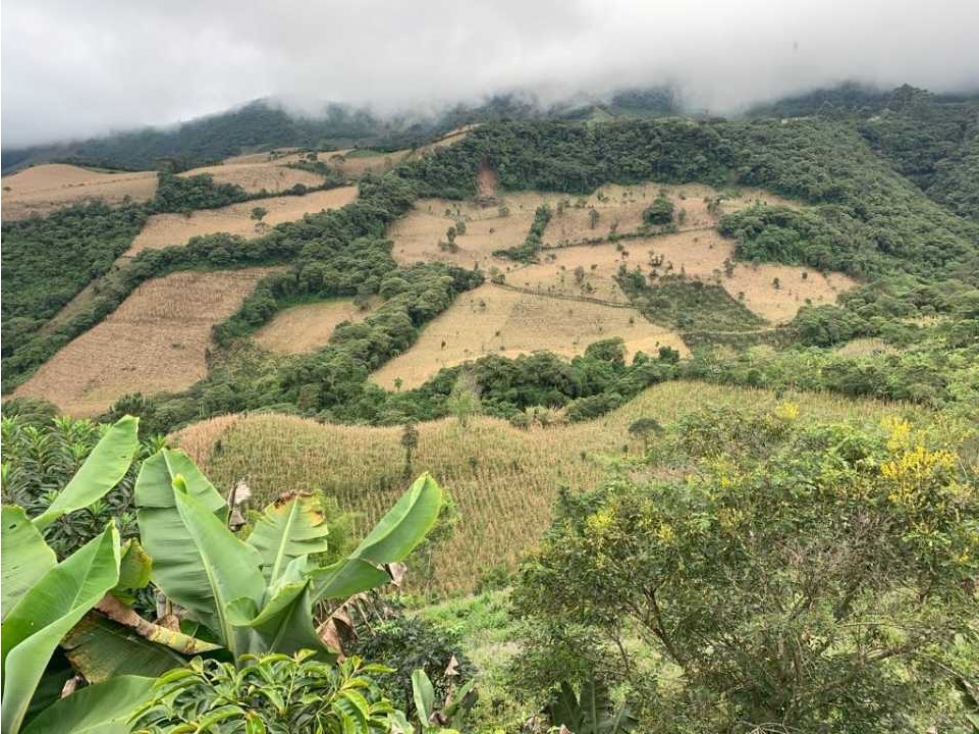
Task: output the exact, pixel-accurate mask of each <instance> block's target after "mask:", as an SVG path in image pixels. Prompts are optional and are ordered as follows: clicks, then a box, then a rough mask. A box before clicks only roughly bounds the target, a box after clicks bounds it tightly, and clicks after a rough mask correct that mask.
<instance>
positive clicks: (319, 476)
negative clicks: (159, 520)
mask: <svg viewBox="0 0 979 734" xmlns="http://www.w3.org/2000/svg"><path fill="white" fill-rule="evenodd" d="M784 399H785V400H789V401H793V402H795V403H798V404H799V405H801V406H803V407H802V413H803V414H804V415H811V416H816V417H822V418H827V419H830V420H844V419H848V418H870V419H879V418H881V417H882V416H884V415H888V414H900V413H903V412H905V411H907V410H909V409H908V408H906V407H905V406H902V405H897V404H885V403H880V402H875V401H865V400H852V399H843V398H841V397H838V396H834V395H829V394H798V393H792V392H787V393H786V394H785V395H784ZM779 402H780V399H779V398H777V397H776V396H775V394H774V393H773V392H770V391H764V390H753V389H748V388H731V387H724V386H717V385H709V384H704V383H696V382H670V383H664V384H661V385H658V386H655V387H652V388H650V389H648V390H646V391H645V392H643V393H642V394H640V395H639V396H638V397H636V398H635V399H634V400H632V401H630V402H629V403H628V404H627V405H625V406H623V407H622V408H620V409H618V410H616V411H614V412H612V413H610V414H608V415H606V416H604V417H602V418H600V419H597V420H595V421H591V422H587V423H578V424H570V425H563V426H556V427H553V428H550V429H547V430H544V429H534V430H530V431H523V430H518V429H515V428H513V427H511V426H510V425H509V424H508V423H506V422H505V421H502V420H497V419H491V418H477V419H475V420H473V421H472V422H471V424H470V426H469V428H468V429H463V428H462V427H461V426H460V425H459V424H458V423H457V422H456V421H455V420H454V419H447V420H441V421H435V422H431V423H424V424H421V425H419V427H418V430H419V444H418V449H417V452H416V455H415V459H414V462H413V467H412V470H413V473H414V474H418V473H420V472H422V471H430V472H432V474H433V476H435V477H436V479H437V480H438V481H439V482H441V483H442V485H443V486H444V487H445V488H446V489H448V490H449V491H450V492H451V493H452V496H453V497H454V499H455V501H456V504H457V505H458V509H459V513H460V517H461V519H460V522H459V524H458V526H457V528H456V532H455V534H454V536H453V537H452V538H451V539H450V540H448V541H447V542H446V544H445V545H444V546H443V547H441V548H439V549H438V550H437V552H436V554H435V557H434V565H433V573H432V576H431V578H430V579H427V580H419V579H416V580H415V583H414V586H415V588H416V590H419V591H426V592H433V593H437V594H458V593H468V592H470V591H472V590H473V589H474V588H475V586H476V584H477V582H478V580H479V579H480V577H481V576H482V575H483V574H484V573H486V572H487V571H488V570H489V569H491V568H493V567H495V566H498V565H501V564H502V565H506V566H507V567H508V568H510V569H512V568H514V567H515V565H516V564H517V562H518V561H519V560H520V558H521V557H522V556H523V554H524V553H526V552H527V551H528V550H529V549H531V548H533V547H534V546H535V544H536V543H537V542H538V539H539V537H540V534H541V532H542V530H543V529H544V528H545V527H546V525H547V523H548V522H549V519H550V516H551V506H552V503H553V501H554V498H555V497H556V494H557V491H558V489H559V487H561V486H567V487H569V488H571V489H572V490H576V491H577V490H583V489H586V488H589V487H593V486H595V485H596V484H597V483H598V482H599V481H600V480H601V478H602V476H603V473H604V460H603V458H602V457H603V456H608V455H615V454H621V453H622V452H623V451H628V452H637V451H639V450H641V445H640V444H639V443H638V442H636V441H634V440H632V439H631V438H630V436H629V434H628V427H629V425H631V424H632V423H633V422H634V421H635V420H636V419H638V418H640V417H651V418H656V419H657V420H658V421H659V422H660V423H668V422H670V421H672V420H675V419H676V418H677V416H679V415H681V414H683V413H685V412H688V411H691V410H696V409H698V408H700V407H702V406H704V405H706V404H715V405H728V406H745V405H752V406H756V407H759V408H765V407H775V406H776V405H777V404H778V403H779ZM400 437H401V428H399V427H383V428H375V427H367V426H338V425H329V424H325V425H324V424H319V423H316V422H315V421H313V420H308V419H303V418H299V417H295V416H283V415H248V416H240V417H237V418H235V417H221V418H216V419H213V420H212V421H204V422H202V423H199V424H196V425H193V426H190V427H188V428H186V429H184V430H182V431H180V432H178V433H177V434H176V435H175V436H174V440H175V441H176V442H177V443H178V444H179V445H181V446H183V447H185V448H186V449H187V450H188V451H189V452H190V453H191V454H192V455H193V456H194V457H195V458H196V459H197V460H198V461H199V462H201V464H202V466H203V467H204V468H205V469H206V471H207V473H208V476H210V477H211V479H212V481H214V483H215V485H216V486H217V487H218V489H219V490H220V491H222V492H223V491H225V490H227V489H228V488H230V487H231V486H232V484H233V483H234V482H235V481H237V480H238V479H240V478H241V477H245V476H247V477H248V479H249V485H250V486H251V488H252V491H253V492H254V493H255V497H256V503H260V502H267V501H270V500H272V499H273V498H275V497H276V496H277V495H278V494H279V493H281V492H284V491H306V490H319V489H322V490H324V491H325V492H327V493H328V494H331V495H333V496H335V497H336V498H337V500H338V501H339V502H340V504H341V506H342V507H344V508H345V509H349V510H353V511H356V512H359V513H361V514H362V517H361V529H366V528H367V527H369V525H370V524H371V523H373V522H375V521H376V520H377V519H378V518H380V517H381V515H382V514H383V513H384V512H385V511H386V510H387V509H388V508H389V507H390V506H391V505H392V504H393V503H394V502H395V500H396V499H397V497H398V496H400V494H401V492H402V491H403V490H404V489H405V487H406V480H405V476H404V452H403V449H402V447H401V445H400Z"/></svg>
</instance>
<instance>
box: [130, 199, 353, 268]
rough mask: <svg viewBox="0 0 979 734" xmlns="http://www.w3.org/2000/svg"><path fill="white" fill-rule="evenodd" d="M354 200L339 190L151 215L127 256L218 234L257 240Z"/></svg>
mask: <svg viewBox="0 0 979 734" xmlns="http://www.w3.org/2000/svg"><path fill="white" fill-rule="evenodd" d="M356 198H357V187H356V186H342V187H340V188H336V189H328V190H326V191H313V192H312V193H309V194H306V195H305V196H276V197H272V198H268V199H258V200H255V201H245V202H242V203H240V204H231V205H230V206H226V207H222V208H220V209H202V210H199V211H195V212H192V213H191V214H190V215H189V216H188V215H185V214H154V215H153V216H151V217H150V218H149V220H147V222H146V225H145V226H144V227H143V230H142V231H141V232H140V233H139V235H138V236H137V237H136V239H135V240H133V244H132V247H130V248H129V250H128V251H127V252H126V255H127V256H133V255H136V254H138V253H140V252H141V251H143V250H147V249H159V248H161V247H169V246H170V245H183V244H186V243H187V240H189V239H190V238H191V237H197V236H200V235H205V234H215V233H217V232H227V233H228V234H234V235H240V236H242V237H245V238H247V239H250V238H253V237H260V236H261V235H262V234H264V233H265V231H266V230H267V229H268V228H269V227H274V226H275V225H276V224H282V223H283V222H292V221H295V220H296V219H302V217H303V215H305V214H313V213H316V212H321V211H323V210H324V209H338V208H340V207H342V206H345V205H347V204H349V203H350V202H352V201H353V200H354V199H356ZM255 207H261V208H262V209H265V210H266V212H267V214H266V215H265V216H264V217H263V218H262V221H261V222H258V221H256V220H255V219H253V218H252V210H253V209H255Z"/></svg>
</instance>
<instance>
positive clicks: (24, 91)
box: [0, 0, 979, 148]
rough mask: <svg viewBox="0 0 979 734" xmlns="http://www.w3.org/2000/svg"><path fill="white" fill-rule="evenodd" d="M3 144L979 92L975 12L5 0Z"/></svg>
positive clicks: (667, 3) (846, 3)
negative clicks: (346, 105)
mask: <svg viewBox="0 0 979 734" xmlns="http://www.w3.org/2000/svg"><path fill="white" fill-rule="evenodd" d="M0 33H2V66H0V69H2V132H3V145H4V147H5V148H10V147H15V146H21V145H26V144H33V143H42V142H50V141H54V140H62V139H71V138H79V137H86V136H91V135H98V134H103V133H106V132H109V131H111V130H118V129H126V128H132V127H136V126H143V125H162V124H168V123H173V122H177V121H180V120H186V119H190V118H192V117H196V116H199V115H203V114H208V113H213V112H218V111H221V110H224V109H226V108H228V107H231V106H233V105H236V104H240V103H241V102H244V101H247V100H251V99H256V98H259V97H277V98H280V99H284V100H290V101H291V102H292V103H293V104H295V105H298V106H300V107H307V109H308V108H311V107H312V106H313V105H314V104H319V103H320V102H322V101H326V100H330V101H336V102H350V103H355V104H370V105H372V106H373V107H375V108H376V109H378V110H380V111H382V112H383V111H393V110H406V109H413V108H420V109H431V108H433V107H436V106H438V105H440V104H446V103H454V102H458V101H463V102H465V101H476V100H478V99H481V98H483V97H485V96H487V95H490V94H494V93H501V92H507V91H510V90H513V89H521V90H528V91H531V92H533V93H535V94H536V95H538V96H539V97H540V98H541V99H543V100H545V101H548V100H550V101H553V100H557V99H560V98H562V97H565V96H570V95H573V94H576V93H602V92H605V91H609V90H611V89H613V88H623V87H632V86H647V85H659V84H675V85H677V86H678V87H680V88H681V89H682V91H683V97H684V99H685V100H686V101H687V102H688V103H689V104H691V105H692V106H694V107H697V108H708V109H710V110H712V111H717V112H730V111H733V110H735V109H737V108H738V107H741V106H744V105H746V104H748V103H751V102H756V101H761V100H765V99H770V98H772V97H776V96H780V95H784V94H787V93H791V92H797V91H802V90H806V89H811V88H813V87H816V86H825V85H829V84H834V83H836V82H839V81H843V80H857V81H863V82H868V83H872V84H878V85H882V86H896V85H898V84H901V83H905V82H907V83H910V84H913V85H916V86H922V87H927V88H929V89H932V90H934V91H943V90H951V89H962V88H975V87H976V86H977V84H979V44H976V43H975V38H976V36H977V35H979V21H977V17H976V11H975V4H974V2H973V1H972V0H933V1H932V2H930V3H920V2H910V1H909V0H861V1H860V2H854V1H853V0H821V1H820V2H814V1H812V0H809V1H805V2H803V1H802V0H740V1H739V2H731V1H730V0H655V1H653V0H633V1H629V0H571V1H569V0H538V1H536V2H526V0H522V1H520V2H518V1H517V0H487V1H486V2H480V3H466V2H458V0H455V1H452V0H427V1H426V2H424V3H404V2H394V1H391V0H385V1H381V0H361V1H360V2H353V3H352V2H335V1H333V0H326V1H321V2H309V0H305V1H304V2H298V1H296V0H249V2H245V3H242V2H231V0H208V1H207V2H200V1H199V0H168V1H167V2H151V3H144V2H131V0H88V1H87V2H76V1H74V0H7V1H6V2H5V3H4V7H3V24H2V30H0Z"/></svg>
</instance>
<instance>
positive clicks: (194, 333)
mask: <svg viewBox="0 0 979 734" xmlns="http://www.w3.org/2000/svg"><path fill="white" fill-rule="evenodd" d="M270 270H271V269H270V268H248V269H245V270H231V271H218V272H208V273H202V272H180V273H174V274H172V275H168V276H166V277H164V278H157V279H154V280H150V281H147V282H146V283H144V284H143V285H141V286H140V287H139V288H137V289H136V290H135V291H134V292H133V293H132V295H130V296H129V298H127V299H126V300H125V301H124V302H123V303H122V305H121V306H120V307H119V308H118V309H116V310H115V311H114V312H113V313H112V314H110V315H109V316H108V317H107V318H106V319H105V320H104V321H102V322H101V323H99V324H98V325H96V326H95V327H93V328H92V329H90V330H89V331H87V332H85V333H84V334H82V335H81V336H79V337H78V338H77V339H75V340H74V341H72V342H70V343H69V344H67V345H66V346H65V347H63V348H62V349H61V350H60V351H59V352H58V353H57V354H55V355H54V357H52V358H51V359H50V360H48V361H47V362H46V363H45V364H44V365H43V366H42V367H41V368H40V369H39V370H38V371H37V372H36V373H35V374H34V376H33V377H31V378H30V379H29V380H28V381H27V382H26V383H24V384H23V385H22V386H21V387H20V388H18V389H17V391H16V392H15V393H14V394H15V395H17V396H23V395H27V396H33V397H40V398H45V399H47V400H50V401H51V402H53V403H54V404H55V405H57V406H58V407H59V408H61V410H62V411H64V412H65V413H67V414H69V415H73V416H90V415H95V414H98V413H100V412H102V411H104V410H106V409H107V408H108V407H109V406H110V405H111V404H112V403H113V402H115V401H116V400H117V399H118V398H120V397H122V396H123V395H125V394H127V393H135V392H142V393H144V394H151V393H154V392H165V391H177V390H184V389H186V388H188V387H190V386H191V385H192V384H194V383H195V382H197V381H198V380H200V379H201V378H203V377H204V375H205V374H206V372H207V350H208V349H209V346H210V343H211V327H213V326H214V325H215V324H217V323H220V322H221V321H223V320H224V319H225V318H227V317H228V316H230V315H231V314H232V313H233V312H234V311H235V310H237V308H238V307H239V306H240V305H241V303H242V301H243V300H244V299H245V297H246V296H247V295H248V294H249V293H251V291H252V289H253V288H254V287H255V283H256V282H257V281H258V280H259V279H261V278H262V277H264V276H265V275H267V274H268V273H269V272H270Z"/></svg>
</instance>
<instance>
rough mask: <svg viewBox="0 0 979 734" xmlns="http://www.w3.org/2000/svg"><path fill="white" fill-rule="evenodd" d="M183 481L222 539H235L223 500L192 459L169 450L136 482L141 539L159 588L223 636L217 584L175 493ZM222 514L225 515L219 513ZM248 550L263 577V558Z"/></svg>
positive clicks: (155, 458)
mask: <svg viewBox="0 0 979 734" xmlns="http://www.w3.org/2000/svg"><path fill="white" fill-rule="evenodd" d="M177 476H180V477H182V478H183V482H184V485H185V487H186V488H187V500H188V502H189V503H192V504H193V505H194V507H196V508H197V511H198V512H200V513H201V514H202V515H205V516H207V517H208V518H209V519H211V520H213V521H214V523H211V525H210V527H212V528H213V527H219V528H220V529H219V530H217V531H216V532H217V533H218V534H219V535H221V537H225V536H231V537H232V538H233V537H234V536H233V535H232V534H231V531H230V530H228V529H227V528H226V527H224V522H223V517H224V511H225V510H226V507H225V503H224V500H223V499H221V495H220V494H218V492H217V491H216V490H215V489H214V487H213V486H212V485H211V483H210V482H209V481H208V480H207V479H206V478H205V477H204V475H203V474H201V472H200V470H198V469H197V467H196V466H194V463H193V462H192V461H191V460H190V458H189V457H188V456H187V455H186V454H184V453H183V452H180V451H170V450H168V449H163V450H161V451H159V452H157V453H156V454H154V455H153V456H151V457H150V458H149V459H147V460H146V461H144V462H143V467H142V469H141V470H140V473H139V476H138V477H137V479H136V488H135V494H136V505H137V507H138V512H137V518H138V522H139V532H140V539H141V542H142V544H143V547H144V548H146V551H147V552H148V553H149V555H150V557H151V558H152V559H153V569H152V574H151V576H152V579H153V581H154V583H156V585H157V586H159V587H160V589H162V590H163V593H164V594H166V595H167V596H168V597H170V598H171V599H172V600H173V601H174V602H176V603H177V604H179V605H180V606H182V607H184V608H185V609H186V610H187V611H188V613H189V615H190V617H191V618H192V619H195V620H197V621H199V622H200V623H201V624H204V625H206V626H207V627H209V628H210V629H211V630H212V631H213V632H215V633H216V634H222V630H221V628H220V614H219V610H218V608H217V605H216V602H215V598H214V592H213V588H212V586H211V579H210V577H209V576H208V572H207V568H206V567H205V566H204V563H203V562H202V559H201V552H200V549H199V547H198V544H197V542H196V541H195V539H194V537H193V535H192V533H191V531H190V529H189V528H188V527H187V525H186V524H185V523H184V520H183V518H182V517H181V514H180V512H179V510H178V509H177V500H176V494H175V492H174V489H173V482H174V480H175V478H176V477H177ZM219 511H220V513H221V514H220V516H219V515H216V514H215V513H216V512H219ZM235 540H236V541H237V539H235ZM237 542H238V543H239V544H240V545H241V546H244V544H243V543H240V541H237ZM244 547H245V548H246V554H251V555H253V556H254V559H253V560H254V564H255V570H254V573H255V574H259V572H258V563H259V560H260V559H259V557H258V554H257V553H256V552H255V550H254V549H253V548H251V547H250V546H244ZM249 557H251V556H249ZM259 577H260V574H259Z"/></svg>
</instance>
